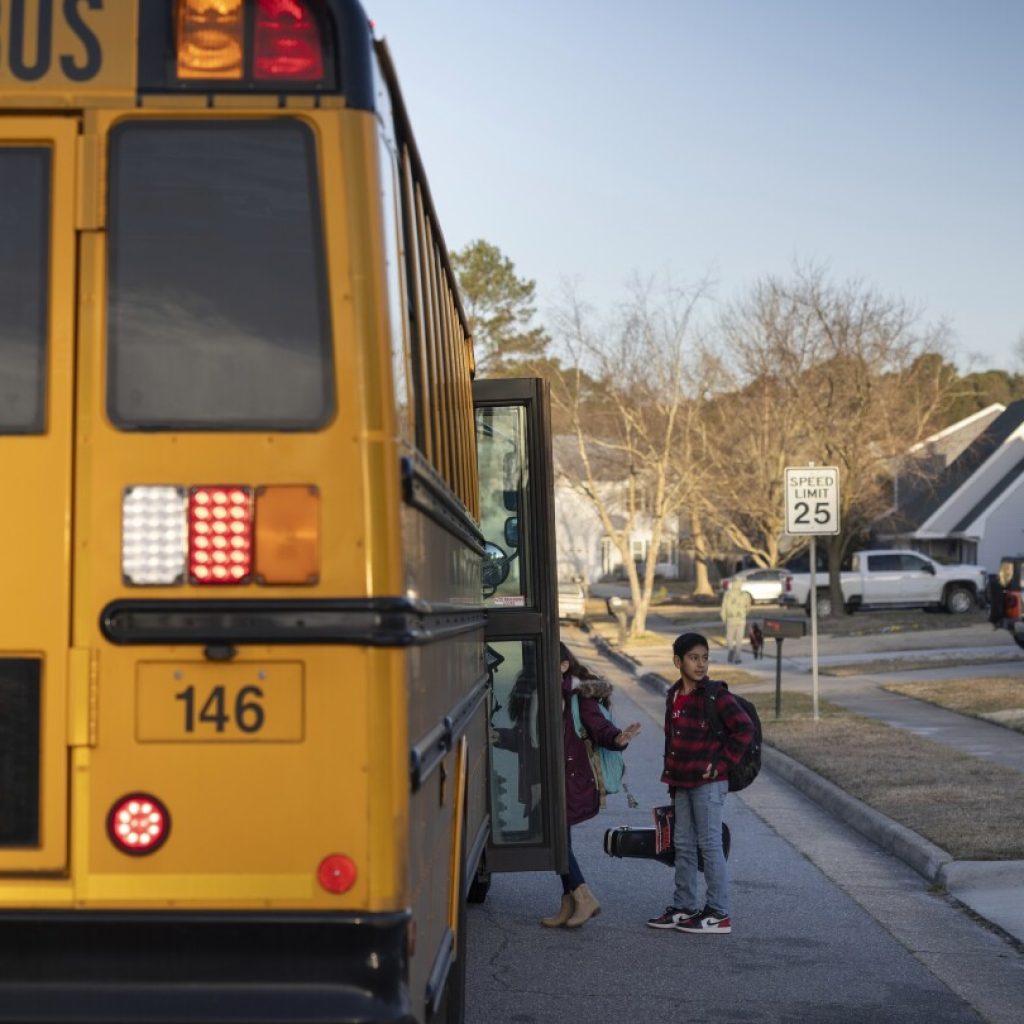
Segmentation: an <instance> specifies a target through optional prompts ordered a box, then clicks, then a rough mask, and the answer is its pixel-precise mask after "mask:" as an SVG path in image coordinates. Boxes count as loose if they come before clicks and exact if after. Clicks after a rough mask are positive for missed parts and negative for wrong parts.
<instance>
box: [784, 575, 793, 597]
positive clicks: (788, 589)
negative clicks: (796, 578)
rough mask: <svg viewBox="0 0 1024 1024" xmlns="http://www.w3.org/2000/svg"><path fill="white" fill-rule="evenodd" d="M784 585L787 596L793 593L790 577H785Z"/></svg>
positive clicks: (791, 578)
mask: <svg viewBox="0 0 1024 1024" xmlns="http://www.w3.org/2000/svg"><path fill="white" fill-rule="evenodd" d="M785 585H786V593H787V594H792V593H793V577H792V576H787V577H786V584H785Z"/></svg>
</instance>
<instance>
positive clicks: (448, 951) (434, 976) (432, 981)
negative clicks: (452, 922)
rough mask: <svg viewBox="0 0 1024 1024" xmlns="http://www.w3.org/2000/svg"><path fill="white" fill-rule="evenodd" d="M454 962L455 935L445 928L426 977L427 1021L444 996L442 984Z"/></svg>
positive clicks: (435, 1011) (425, 1008) (425, 1007)
mask: <svg viewBox="0 0 1024 1024" xmlns="http://www.w3.org/2000/svg"><path fill="white" fill-rule="evenodd" d="M454 960H455V933H454V932H453V931H452V930H451V928H445V930H444V935H442V936H441V945H440V946H439V947H438V950H437V954H436V955H435V956H434V963H433V965H432V966H431V968H430V975H429V976H428V977H427V991H426V1004H425V1006H424V1010H425V1011H426V1017H427V1020H430V1019H431V1018H432V1017H433V1016H434V1015H435V1014H436V1013H437V1008H438V1007H439V1006H440V1005H441V996H442V995H443V994H444V983H445V982H446V981H447V980H448V972H449V971H450V970H451V968H452V963H453V962H454Z"/></svg>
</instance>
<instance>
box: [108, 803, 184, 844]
mask: <svg viewBox="0 0 1024 1024" xmlns="http://www.w3.org/2000/svg"><path fill="white" fill-rule="evenodd" d="M170 831H171V816H170V814H169V813H168V811H167V808H166V807H165V806H164V804H163V803H161V801H159V800H158V799H157V798H156V797H155V796H150V794H149V793H129V794H128V795H127V796H123V797H121V799H120V800H118V801H117V802H116V803H115V804H114V806H113V807H111V808H110V813H109V814H108V815H107V835H108V836H109V837H110V841H111V842H112V843H113V844H114V845H115V846H116V847H117V848H118V849H119V850H120V851H121V852H122V853H130V854H132V855H134V856H141V855H142V854H146V853H153V851H154V850H159V849H160V847H161V846H163V844H164V843H165V842H166V841H167V836H168V835H169V834H170Z"/></svg>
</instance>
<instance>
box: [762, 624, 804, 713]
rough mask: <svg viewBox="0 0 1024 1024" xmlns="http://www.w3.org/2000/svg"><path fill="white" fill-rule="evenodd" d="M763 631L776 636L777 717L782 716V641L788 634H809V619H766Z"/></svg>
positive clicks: (766, 634) (767, 634)
mask: <svg viewBox="0 0 1024 1024" xmlns="http://www.w3.org/2000/svg"><path fill="white" fill-rule="evenodd" d="M761 632H762V633H764V635H765V636H766V637H768V636H770V637H774V638H775V717H776V718H780V717H781V716H782V641H783V640H785V639H786V637H787V636H792V637H801V636H806V635H807V620H806V619H803V618H800V619H787V618H779V619H765V620H764V622H763V623H762V624H761Z"/></svg>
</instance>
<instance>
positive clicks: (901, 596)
mask: <svg viewBox="0 0 1024 1024" xmlns="http://www.w3.org/2000/svg"><path fill="white" fill-rule="evenodd" d="M839 580H840V585H841V587H842V590H843V601H844V602H845V604H846V608H847V610H848V611H854V610H855V609H857V608H875V607H883V606H884V607H902V608H930V607H938V608H944V609H945V610H946V611H948V612H954V613H956V614H961V613H963V612H969V611H970V610H971V609H972V608H973V607H974V606H975V605H976V604H978V603H980V602H982V601H984V600H985V596H986V593H987V591H986V586H987V583H988V573H986V572H985V570H984V569H983V568H982V567H981V566H980V565H942V564H941V563H939V562H934V561H932V559H930V558H928V557H926V556H925V555H921V554H918V552H916V551H894V550H888V551H858V552H856V553H855V554H854V555H853V558H852V560H851V566H850V570H849V571H847V572H842V573H840V576H839ZM828 583H829V581H828V573H817V574H816V578H815V586H816V589H817V591H818V614H819V615H831V614H832V598H831V596H830V594H829V586H828ZM810 589H811V575H810V573H806V572H801V573H791V574H789V575H787V576H786V578H785V579H784V580H783V582H782V597H781V599H780V600H781V603H782V604H788V605H800V606H802V607H803V608H804V609H806V610H807V611H808V612H810V610H811V606H810V602H809V601H808V595H809V592H810Z"/></svg>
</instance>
